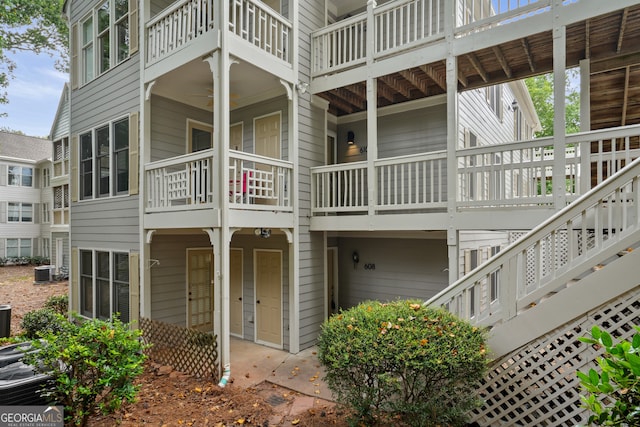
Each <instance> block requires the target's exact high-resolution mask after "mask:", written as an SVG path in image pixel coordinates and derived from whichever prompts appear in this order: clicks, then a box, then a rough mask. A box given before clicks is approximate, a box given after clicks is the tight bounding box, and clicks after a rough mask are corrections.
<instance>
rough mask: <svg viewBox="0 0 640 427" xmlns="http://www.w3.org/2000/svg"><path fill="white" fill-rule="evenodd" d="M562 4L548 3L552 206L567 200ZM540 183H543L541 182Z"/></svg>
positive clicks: (564, 204) (565, 57) (556, 207)
mask: <svg viewBox="0 0 640 427" xmlns="http://www.w3.org/2000/svg"><path fill="white" fill-rule="evenodd" d="M561 8H562V1H561V0H554V1H553V3H552V5H551V9H552V10H551V16H553V19H554V23H553V103H554V106H553V107H554V115H553V172H552V179H553V202H554V207H555V209H556V210H560V209H562V208H564V207H565V206H566V203H567V194H566V193H567V183H566V179H567V171H566V142H565V140H566V132H567V130H566V117H565V104H566V102H565V86H566V62H567V47H566V46H567V31H566V29H567V28H566V27H565V26H564V25H560V24H559V22H558V19H557V16H558V13H556V11H559V10H560V9H561ZM543 185H544V184H543Z"/></svg>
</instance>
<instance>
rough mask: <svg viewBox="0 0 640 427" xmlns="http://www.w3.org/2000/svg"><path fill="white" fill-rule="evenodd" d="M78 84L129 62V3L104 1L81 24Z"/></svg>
mask: <svg viewBox="0 0 640 427" xmlns="http://www.w3.org/2000/svg"><path fill="white" fill-rule="evenodd" d="M79 48H80V56H81V61H80V65H81V67H82V71H81V76H82V80H81V83H82V84H84V83H87V82H89V81H91V80H93V79H94V78H96V77H98V76H99V75H101V74H103V73H105V72H106V71H108V70H109V69H111V68H113V67H115V66H116V65H118V64H120V63H121V62H122V61H124V60H126V59H127V58H129V55H130V31H129V0H107V1H105V2H103V3H101V4H99V5H98V7H96V8H95V9H94V10H93V11H92V12H91V13H90V14H89V15H88V16H87V17H86V18H85V19H84V20H82V21H81V22H80V46H79Z"/></svg>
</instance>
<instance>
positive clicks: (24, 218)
mask: <svg viewBox="0 0 640 427" xmlns="http://www.w3.org/2000/svg"><path fill="white" fill-rule="evenodd" d="M7 222H33V204H31V203H19V202H9V203H8V204H7Z"/></svg>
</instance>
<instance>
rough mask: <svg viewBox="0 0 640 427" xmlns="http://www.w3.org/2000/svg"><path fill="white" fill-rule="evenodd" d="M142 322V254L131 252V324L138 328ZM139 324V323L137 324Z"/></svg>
mask: <svg viewBox="0 0 640 427" xmlns="http://www.w3.org/2000/svg"><path fill="white" fill-rule="evenodd" d="M139 323H140V254H139V253H136V252H132V253H130V254H129V324H130V325H131V327H132V328H138V327H139ZM136 324H137V325H136Z"/></svg>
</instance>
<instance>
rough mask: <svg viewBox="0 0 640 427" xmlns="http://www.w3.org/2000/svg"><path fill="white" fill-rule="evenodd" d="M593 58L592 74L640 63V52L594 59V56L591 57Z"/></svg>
mask: <svg viewBox="0 0 640 427" xmlns="http://www.w3.org/2000/svg"><path fill="white" fill-rule="evenodd" d="M591 60H592V62H591V74H598V73H603V72H606V71H612V70H619V69H621V68H625V67H627V66H633V65H640V52H634V53H629V54H627V55H619V56H613V57H609V58H603V59H599V60H594V59H593V58H591Z"/></svg>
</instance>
